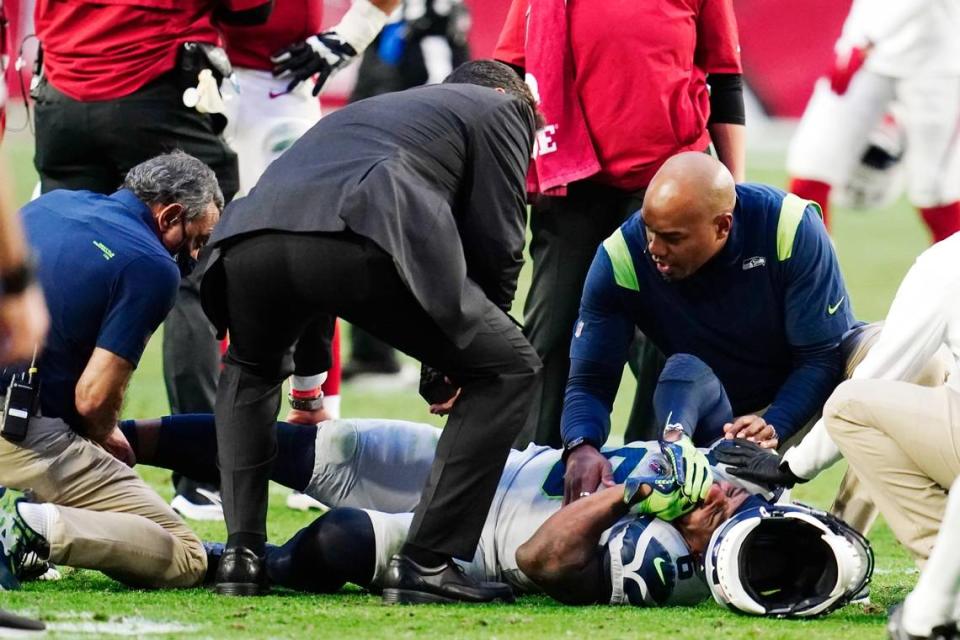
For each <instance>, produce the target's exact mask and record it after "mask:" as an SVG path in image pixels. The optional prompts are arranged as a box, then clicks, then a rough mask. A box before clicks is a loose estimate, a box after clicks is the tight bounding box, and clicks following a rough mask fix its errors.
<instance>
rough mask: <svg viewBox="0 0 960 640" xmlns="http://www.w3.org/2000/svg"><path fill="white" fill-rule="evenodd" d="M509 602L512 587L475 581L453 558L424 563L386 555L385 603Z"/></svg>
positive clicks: (511, 599)
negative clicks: (437, 563) (434, 562)
mask: <svg viewBox="0 0 960 640" xmlns="http://www.w3.org/2000/svg"><path fill="white" fill-rule="evenodd" d="M493 600H503V601H504V602H513V600H514V597H513V590H512V589H510V587H509V585H506V584H503V583H502V582H479V581H477V580H474V579H473V578H471V577H470V576H468V575H467V574H466V573H465V572H464V571H463V568H462V567H461V566H460V565H458V564H457V563H456V562H454V561H453V560H448V561H447V562H445V563H444V564H441V565H439V566H436V567H424V566H422V565H420V564H417V563H416V562H414V561H413V560H411V559H410V558H408V557H407V556H404V555H395V556H393V557H392V558H390V565H389V566H388V567H387V575H386V576H385V577H384V583H383V601H384V603H386V604H428V603H450V602H492V601H493Z"/></svg>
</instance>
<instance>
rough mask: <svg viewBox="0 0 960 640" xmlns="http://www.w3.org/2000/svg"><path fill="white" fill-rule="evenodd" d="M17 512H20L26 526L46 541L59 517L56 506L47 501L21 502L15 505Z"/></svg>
mask: <svg viewBox="0 0 960 640" xmlns="http://www.w3.org/2000/svg"><path fill="white" fill-rule="evenodd" d="M17 513H19V514H20V517H21V518H23V521H24V522H26V523H27V526H28V527H30V528H31V529H33V530H34V531H36V532H37V534H39V535H40V537H42V538H43V539H44V540H48V541H49V540H50V534H51V533H52V532H53V526H54V524H56V522H57V519H58V518H59V517H60V514H59V513H57V508H56V507H55V506H54V505H52V504H50V503H49V502H45V503H43V504H34V503H32V502H21V503H19V504H18V505H17Z"/></svg>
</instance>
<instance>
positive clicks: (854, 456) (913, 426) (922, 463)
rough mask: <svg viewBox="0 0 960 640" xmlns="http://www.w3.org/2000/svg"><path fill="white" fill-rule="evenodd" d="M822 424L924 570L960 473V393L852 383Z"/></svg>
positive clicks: (830, 403)
mask: <svg viewBox="0 0 960 640" xmlns="http://www.w3.org/2000/svg"><path fill="white" fill-rule="evenodd" d="M824 418H825V420H826V425H827V430H828V431H829V433H830V435H831V437H832V438H833V440H834V442H836V443H837V446H838V447H840V450H841V451H842V452H843V455H844V457H845V458H846V459H847V462H848V463H849V465H850V468H851V469H852V470H853V471H854V472H855V473H856V475H857V477H858V478H859V480H860V482H861V483H862V484H863V485H864V487H865V488H866V490H867V491H868V492H869V494H870V496H871V497H872V498H873V501H874V502H875V503H876V505H877V507H878V508H879V509H880V512H881V513H882V514H883V516H884V518H885V519H886V521H887V523H888V524H889V525H890V528H891V529H892V530H893V533H894V535H895V536H896V537H897V539H898V540H899V541H900V542H901V543H902V544H903V545H904V546H906V547H907V549H908V550H909V551H910V552H911V553H912V554H913V556H914V558H915V559H916V560H917V562H918V564H920V565H922V564H923V563H924V562H925V561H926V559H927V558H928V557H929V555H930V551H931V550H932V548H933V545H934V543H935V542H936V537H937V532H938V531H939V529H940V522H941V520H942V519H943V514H944V510H945V508H946V503H947V490H948V489H949V488H950V485H951V484H952V483H953V481H954V480H955V479H956V478H957V476H958V474H960V393H958V392H957V391H955V390H954V389H953V388H951V387H948V386H939V387H932V388H931V387H923V386H920V385H917V384H911V383H908V382H898V381H890V380H849V381H847V382H844V383H843V384H841V385H840V386H839V387H837V390H836V391H835V392H834V394H833V395H832V396H831V397H830V400H828V401H827V405H826V407H825V408H824Z"/></svg>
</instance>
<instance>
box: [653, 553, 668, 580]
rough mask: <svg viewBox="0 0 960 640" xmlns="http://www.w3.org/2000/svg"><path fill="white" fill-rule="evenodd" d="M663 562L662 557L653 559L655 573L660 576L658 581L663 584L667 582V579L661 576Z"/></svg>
mask: <svg viewBox="0 0 960 640" xmlns="http://www.w3.org/2000/svg"><path fill="white" fill-rule="evenodd" d="M665 562H666V560H664V559H663V558H654V559H653V568H654V569H656V570H657V575H658V576H660V582H662V583H663V584H664V585H666V584H667V579H666V578H664V577H663V563H665Z"/></svg>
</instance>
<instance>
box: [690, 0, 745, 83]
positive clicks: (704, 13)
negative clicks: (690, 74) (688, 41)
mask: <svg viewBox="0 0 960 640" xmlns="http://www.w3.org/2000/svg"><path fill="white" fill-rule="evenodd" d="M694 64H696V65H697V66H698V67H700V68H701V69H702V70H703V71H704V72H706V73H743V69H742V67H741V66H740V37H739V35H738V34H737V17H736V15H734V13H733V2H732V0H703V2H701V4H700V15H699V18H698V22H697V51H696V54H695V56H694Z"/></svg>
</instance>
